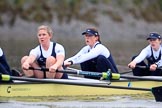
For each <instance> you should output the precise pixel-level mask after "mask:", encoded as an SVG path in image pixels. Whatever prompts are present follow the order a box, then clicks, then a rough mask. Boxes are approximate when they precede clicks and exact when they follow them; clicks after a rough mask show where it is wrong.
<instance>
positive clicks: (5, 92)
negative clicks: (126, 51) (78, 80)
mask: <svg viewBox="0 0 162 108" xmlns="http://www.w3.org/2000/svg"><path fill="white" fill-rule="evenodd" d="M128 84H130V82H128V81H122V82H119V81H118V82H111V84H110V85H113V86H124V87H128ZM160 85H162V82H155V81H132V82H131V87H138V88H152V87H156V86H160ZM149 92H150V93H151V91H140V90H125V89H114V88H100V87H88V86H78V85H66V84H54V83H32V82H31V83H29V82H28V83H26V82H23V83H13V84H0V97H17V96H20V97H21V96H96V95H129V94H142V93H149Z"/></svg>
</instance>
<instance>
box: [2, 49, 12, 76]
mask: <svg viewBox="0 0 162 108" xmlns="http://www.w3.org/2000/svg"><path fill="white" fill-rule="evenodd" d="M0 73H2V74H7V75H12V73H11V71H10V67H9V65H8V63H7V61H6V57H5V54H4V52H3V50H2V49H1V48H0Z"/></svg>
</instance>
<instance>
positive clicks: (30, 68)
mask: <svg viewBox="0 0 162 108" xmlns="http://www.w3.org/2000/svg"><path fill="white" fill-rule="evenodd" d="M29 70H39V71H43V72H45V71H49V69H48V68H45V67H42V68H34V67H29Z"/></svg>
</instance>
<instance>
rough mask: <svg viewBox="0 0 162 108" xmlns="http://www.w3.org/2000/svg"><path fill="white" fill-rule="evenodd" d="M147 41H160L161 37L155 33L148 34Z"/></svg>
mask: <svg viewBox="0 0 162 108" xmlns="http://www.w3.org/2000/svg"><path fill="white" fill-rule="evenodd" d="M149 39H161V36H160V35H159V34H157V33H150V34H149V37H148V38H147V40H149Z"/></svg>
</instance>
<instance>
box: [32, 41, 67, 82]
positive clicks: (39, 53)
mask: <svg viewBox="0 0 162 108" xmlns="http://www.w3.org/2000/svg"><path fill="white" fill-rule="evenodd" d="M30 54H32V55H35V56H36V59H37V62H38V65H39V66H40V67H45V66H46V58H47V57H49V56H53V57H54V58H56V56H57V55H60V54H61V55H64V56H65V51H64V47H63V46H62V45H60V44H58V43H54V42H50V46H49V49H48V50H47V51H45V50H44V49H43V47H42V46H41V45H39V46H37V47H36V48H34V49H32V50H31V51H30ZM67 78H68V76H67V74H66V73H64V74H63V76H62V78H61V79H67Z"/></svg>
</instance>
